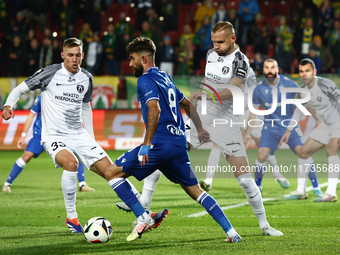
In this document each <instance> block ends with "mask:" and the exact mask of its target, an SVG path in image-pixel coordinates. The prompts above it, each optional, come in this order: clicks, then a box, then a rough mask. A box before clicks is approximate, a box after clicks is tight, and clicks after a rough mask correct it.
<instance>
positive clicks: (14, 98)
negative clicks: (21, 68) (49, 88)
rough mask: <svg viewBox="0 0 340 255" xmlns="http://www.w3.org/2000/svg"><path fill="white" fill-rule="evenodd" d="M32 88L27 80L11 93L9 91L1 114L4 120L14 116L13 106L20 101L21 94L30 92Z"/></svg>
mask: <svg viewBox="0 0 340 255" xmlns="http://www.w3.org/2000/svg"><path fill="white" fill-rule="evenodd" d="M29 90H30V89H29V88H28V86H27V85H26V83H25V82H22V83H20V84H19V85H18V86H17V87H15V88H14V89H13V90H12V91H11V93H9V95H8V98H7V100H6V103H5V105H4V110H3V112H2V114H1V116H2V118H4V120H9V119H10V118H14V110H13V109H12V108H13V106H14V105H15V104H16V103H17V102H18V100H19V98H20V96H22V95H23V94H25V93H26V92H28V91H29Z"/></svg>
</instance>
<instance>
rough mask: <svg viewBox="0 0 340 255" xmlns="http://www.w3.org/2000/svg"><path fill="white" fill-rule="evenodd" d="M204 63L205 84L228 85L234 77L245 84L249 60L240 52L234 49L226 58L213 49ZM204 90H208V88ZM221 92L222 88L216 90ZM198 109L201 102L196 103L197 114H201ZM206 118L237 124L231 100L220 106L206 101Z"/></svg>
mask: <svg viewBox="0 0 340 255" xmlns="http://www.w3.org/2000/svg"><path fill="white" fill-rule="evenodd" d="M206 62H207V64H206V66H205V83H206V84H208V85H210V86H212V87H214V85H216V84H218V85H221V84H222V85H223V84H229V82H230V80H231V79H232V78H234V77H237V78H241V79H243V80H244V82H246V78H247V75H248V71H249V60H248V58H247V57H246V56H245V55H244V54H243V53H242V52H241V51H240V50H238V49H236V50H235V51H234V52H233V53H231V54H229V55H227V56H219V55H218V54H217V53H216V52H215V50H214V49H211V50H209V51H208V53H207V61H206ZM205 89H207V90H210V89H208V88H205ZM221 90H223V88H216V91H217V92H219V91H221ZM210 91H211V90H210ZM211 92H212V91H211ZM212 93H213V92H212ZM213 94H214V93H213ZM200 107H201V101H198V105H197V109H198V110H197V112H201V110H200ZM206 118H223V119H227V120H228V121H229V120H232V121H236V122H237V120H238V118H239V116H238V115H234V114H233V99H229V100H224V101H222V105H220V104H217V105H215V103H214V101H213V100H207V115H206Z"/></svg>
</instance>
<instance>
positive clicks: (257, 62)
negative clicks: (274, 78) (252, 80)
mask: <svg viewBox="0 0 340 255" xmlns="http://www.w3.org/2000/svg"><path fill="white" fill-rule="evenodd" d="M250 67H252V68H253V70H254V73H255V76H256V77H257V76H260V75H262V74H263V59H262V56H261V53H260V52H255V55H254V62H253V63H251V64H250Z"/></svg>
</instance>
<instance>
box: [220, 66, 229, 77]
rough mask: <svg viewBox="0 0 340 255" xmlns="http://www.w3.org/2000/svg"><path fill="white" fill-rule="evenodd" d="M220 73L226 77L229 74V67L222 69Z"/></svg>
mask: <svg viewBox="0 0 340 255" xmlns="http://www.w3.org/2000/svg"><path fill="white" fill-rule="evenodd" d="M222 73H223V74H224V75H226V74H227V73H229V67H228V66H224V67H223V68H222Z"/></svg>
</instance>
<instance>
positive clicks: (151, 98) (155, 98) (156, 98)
mask: <svg viewBox="0 0 340 255" xmlns="http://www.w3.org/2000/svg"><path fill="white" fill-rule="evenodd" d="M150 100H157V101H159V98H158V97H150V98H149V99H148V100H146V103H148V102H149V101H150Z"/></svg>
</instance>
